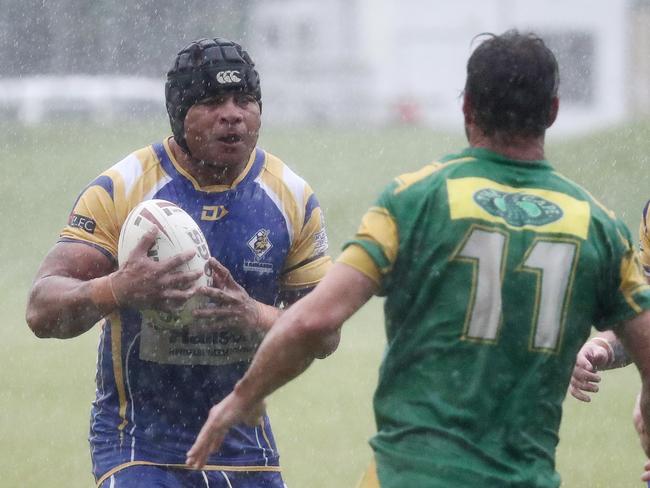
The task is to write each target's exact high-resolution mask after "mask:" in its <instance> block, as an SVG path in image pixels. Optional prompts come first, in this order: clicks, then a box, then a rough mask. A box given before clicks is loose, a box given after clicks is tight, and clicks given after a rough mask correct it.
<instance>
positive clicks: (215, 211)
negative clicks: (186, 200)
mask: <svg viewBox="0 0 650 488" xmlns="http://www.w3.org/2000/svg"><path fill="white" fill-rule="evenodd" d="M226 215H228V209H227V208H226V206H225V205H204V206H203V209H202V210H201V220H207V221H210V222H213V221H215V220H221V219H223V218H224V217H225V216H226Z"/></svg>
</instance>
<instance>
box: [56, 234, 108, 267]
mask: <svg viewBox="0 0 650 488" xmlns="http://www.w3.org/2000/svg"><path fill="white" fill-rule="evenodd" d="M56 242H57V243H59V242H62V243H66V242H67V243H74V244H85V245H87V246H90V247H94V248H95V249H97V250H98V251H100V252H101V253H102V254H103V255H104V256H106V257H107V258H108V259H110V260H111V262H112V263H113V264H115V265H116V264H117V260H116V259H115V256H113V255H112V254H111V253H110V251H108V250H106V249H104V248H103V247H102V246H100V245H99V244H95V243H94V242H89V241H83V240H81V239H73V238H71V237H61V238H59V240H57V241H56Z"/></svg>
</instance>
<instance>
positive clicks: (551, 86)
mask: <svg viewBox="0 0 650 488" xmlns="http://www.w3.org/2000/svg"><path fill="white" fill-rule="evenodd" d="M481 36H488V39H487V40H485V41H483V42H482V43H481V44H480V45H479V46H478V47H477V48H476V49H475V50H474V52H473V53H472V55H471V56H470V58H469V61H468V62H467V81H466V83H465V96H466V97H467V98H468V99H469V102H470V108H471V111H472V115H473V118H474V123H475V124H476V125H477V126H478V127H479V128H480V129H481V130H482V131H483V132H484V133H485V134H486V135H487V136H493V135H494V134H495V133H496V132H499V133H503V134H506V135H520V136H540V135H542V134H544V131H545V130H546V129H547V127H548V126H549V125H550V122H551V120H550V118H551V110H552V103H553V98H554V97H556V96H557V90H558V86H559V82H560V79H559V70H558V65H557V60H556V59H555V55H554V54H553V52H552V51H551V50H550V49H549V48H548V47H547V46H546V44H544V41H543V40H542V39H541V38H540V37H538V36H536V35H535V34H532V33H526V34H521V33H519V32H518V31H517V30H509V31H507V32H505V33H503V34H502V35H494V34H480V35H479V36H477V37H481ZM475 39H476V38H475Z"/></svg>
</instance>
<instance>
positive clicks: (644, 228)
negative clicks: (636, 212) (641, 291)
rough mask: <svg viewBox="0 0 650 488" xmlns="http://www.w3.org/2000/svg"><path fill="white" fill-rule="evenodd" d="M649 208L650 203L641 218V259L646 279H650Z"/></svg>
mask: <svg viewBox="0 0 650 488" xmlns="http://www.w3.org/2000/svg"><path fill="white" fill-rule="evenodd" d="M648 207H650V201H648V202H647V203H646V204H645V207H643V214H642V216H641V223H640V225H639V259H640V260H641V265H642V266H643V273H644V274H645V276H646V278H648V277H650V232H649V231H648V229H649V227H650V222H648Z"/></svg>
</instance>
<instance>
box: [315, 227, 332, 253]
mask: <svg viewBox="0 0 650 488" xmlns="http://www.w3.org/2000/svg"><path fill="white" fill-rule="evenodd" d="M328 247H329V243H328V241H327V233H326V232H325V228H321V230H319V231H318V232H316V234H314V256H319V255H321V254H326V253H327V248H328Z"/></svg>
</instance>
